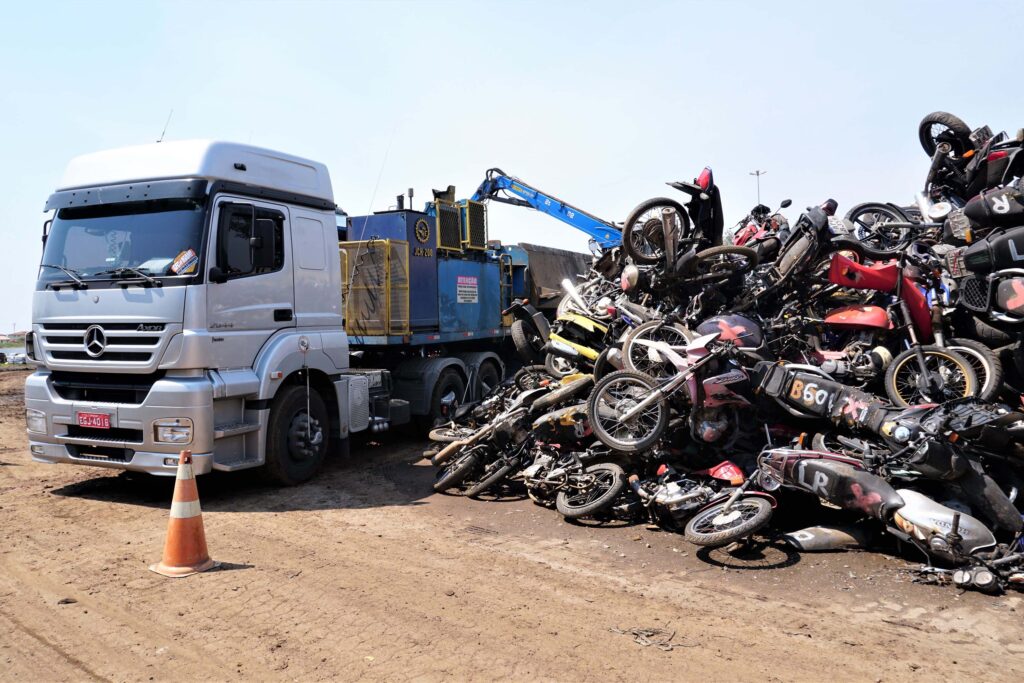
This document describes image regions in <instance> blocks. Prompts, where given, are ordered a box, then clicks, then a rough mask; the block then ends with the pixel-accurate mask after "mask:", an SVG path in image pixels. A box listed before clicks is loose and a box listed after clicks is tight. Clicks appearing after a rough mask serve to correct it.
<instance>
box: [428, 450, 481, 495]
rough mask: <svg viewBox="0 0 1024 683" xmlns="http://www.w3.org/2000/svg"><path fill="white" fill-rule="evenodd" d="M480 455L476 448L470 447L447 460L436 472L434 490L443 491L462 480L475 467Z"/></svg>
mask: <svg viewBox="0 0 1024 683" xmlns="http://www.w3.org/2000/svg"><path fill="white" fill-rule="evenodd" d="M479 462H480V456H479V454H478V453H477V451H476V449H471V450H469V451H467V452H466V453H463V454H462V455H460V456H459V457H457V458H452V459H451V460H449V461H448V462H447V463H446V464H445V466H444V467H442V468H441V469H440V471H438V473H437V479H436V480H435V481H434V490H435V491H437V492H438V493H443V492H444V491H447V490H448V489H452V488H455V487H456V486H458V485H459V484H461V483H462V482H464V481H465V480H466V479H467V478H468V477H469V475H470V474H471V473H472V472H473V470H475V469H476V467H477V464H478V463H479Z"/></svg>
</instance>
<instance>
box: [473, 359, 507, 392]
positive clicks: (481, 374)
mask: <svg viewBox="0 0 1024 683" xmlns="http://www.w3.org/2000/svg"><path fill="white" fill-rule="evenodd" d="M501 380H502V377H501V370H499V369H498V365H497V364H496V363H495V362H494V361H489V360H485V361H484V362H483V363H481V364H480V370H478V371H477V373H476V387H477V396H476V397H477V398H478V399H482V398H486V397H487V395H488V394H490V393H491V392H492V391H494V390H495V389H496V388H497V387H498V385H499V384H501Z"/></svg>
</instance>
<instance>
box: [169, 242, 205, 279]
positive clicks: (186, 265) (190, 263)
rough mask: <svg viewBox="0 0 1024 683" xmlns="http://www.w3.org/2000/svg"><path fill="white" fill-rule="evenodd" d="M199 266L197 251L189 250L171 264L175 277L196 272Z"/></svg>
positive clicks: (175, 258)
mask: <svg viewBox="0 0 1024 683" xmlns="http://www.w3.org/2000/svg"><path fill="white" fill-rule="evenodd" d="M198 265H199V256H198V254H196V252H195V250H193V249H191V248H189V249H186V250H185V251H183V252H181V253H180V254H178V255H177V256H175V257H174V262H173V263H171V272H172V273H174V274H175V275H188V274H189V273H193V272H195V269H196V266H198Z"/></svg>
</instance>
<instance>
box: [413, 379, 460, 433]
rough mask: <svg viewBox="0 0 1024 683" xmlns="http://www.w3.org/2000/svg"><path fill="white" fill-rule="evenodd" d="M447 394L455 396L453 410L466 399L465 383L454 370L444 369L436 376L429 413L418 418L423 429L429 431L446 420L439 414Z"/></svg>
mask: <svg viewBox="0 0 1024 683" xmlns="http://www.w3.org/2000/svg"><path fill="white" fill-rule="evenodd" d="M449 393H454V394H455V406H453V408H454V407H456V406H458V405H459V404H460V403H462V401H463V399H464V398H465V397H466V382H465V381H464V380H463V379H462V375H461V374H460V373H459V371H458V370H456V369H455V368H445V369H444V370H442V371H441V374H440V375H438V376H437V382H436V383H435V384H434V390H433V391H432V392H431V394H430V406H429V408H430V412H428V413H427V414H426V415H422V416H420V421H421V422H422V425H421V426H422V427H423V428H424V429H430V428H432V427H434V426H435V425H436V424H438V422H441V421H444V420H445V419H446V417H445V415H443V414H442V412H441V409H442V407H443V406H442V403H441V402H442V400H443V399H444V397H445V396H446V395H448V394H449Z"/></svg>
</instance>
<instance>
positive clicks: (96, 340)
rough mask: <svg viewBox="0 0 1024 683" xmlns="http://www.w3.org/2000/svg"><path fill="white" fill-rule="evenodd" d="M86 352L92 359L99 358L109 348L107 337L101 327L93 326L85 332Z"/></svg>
mask: <svg viewBox="0 0 1024 683" xmlns="http://www.w3.org/2000/svg"><path fill="white" fill-rule="evenodd" d="M84 343H85V352H86V354H88V355H89V357H90V358H99V357H100V356H102V355H103V351H104V350H105V349H106V348H107V335H106V333H105V332H104V331H103V328H102V327H100V326H99V325H91V326H90V327H89V328H88V329H87V330H86V331H85V342H84Z"/></svg>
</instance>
